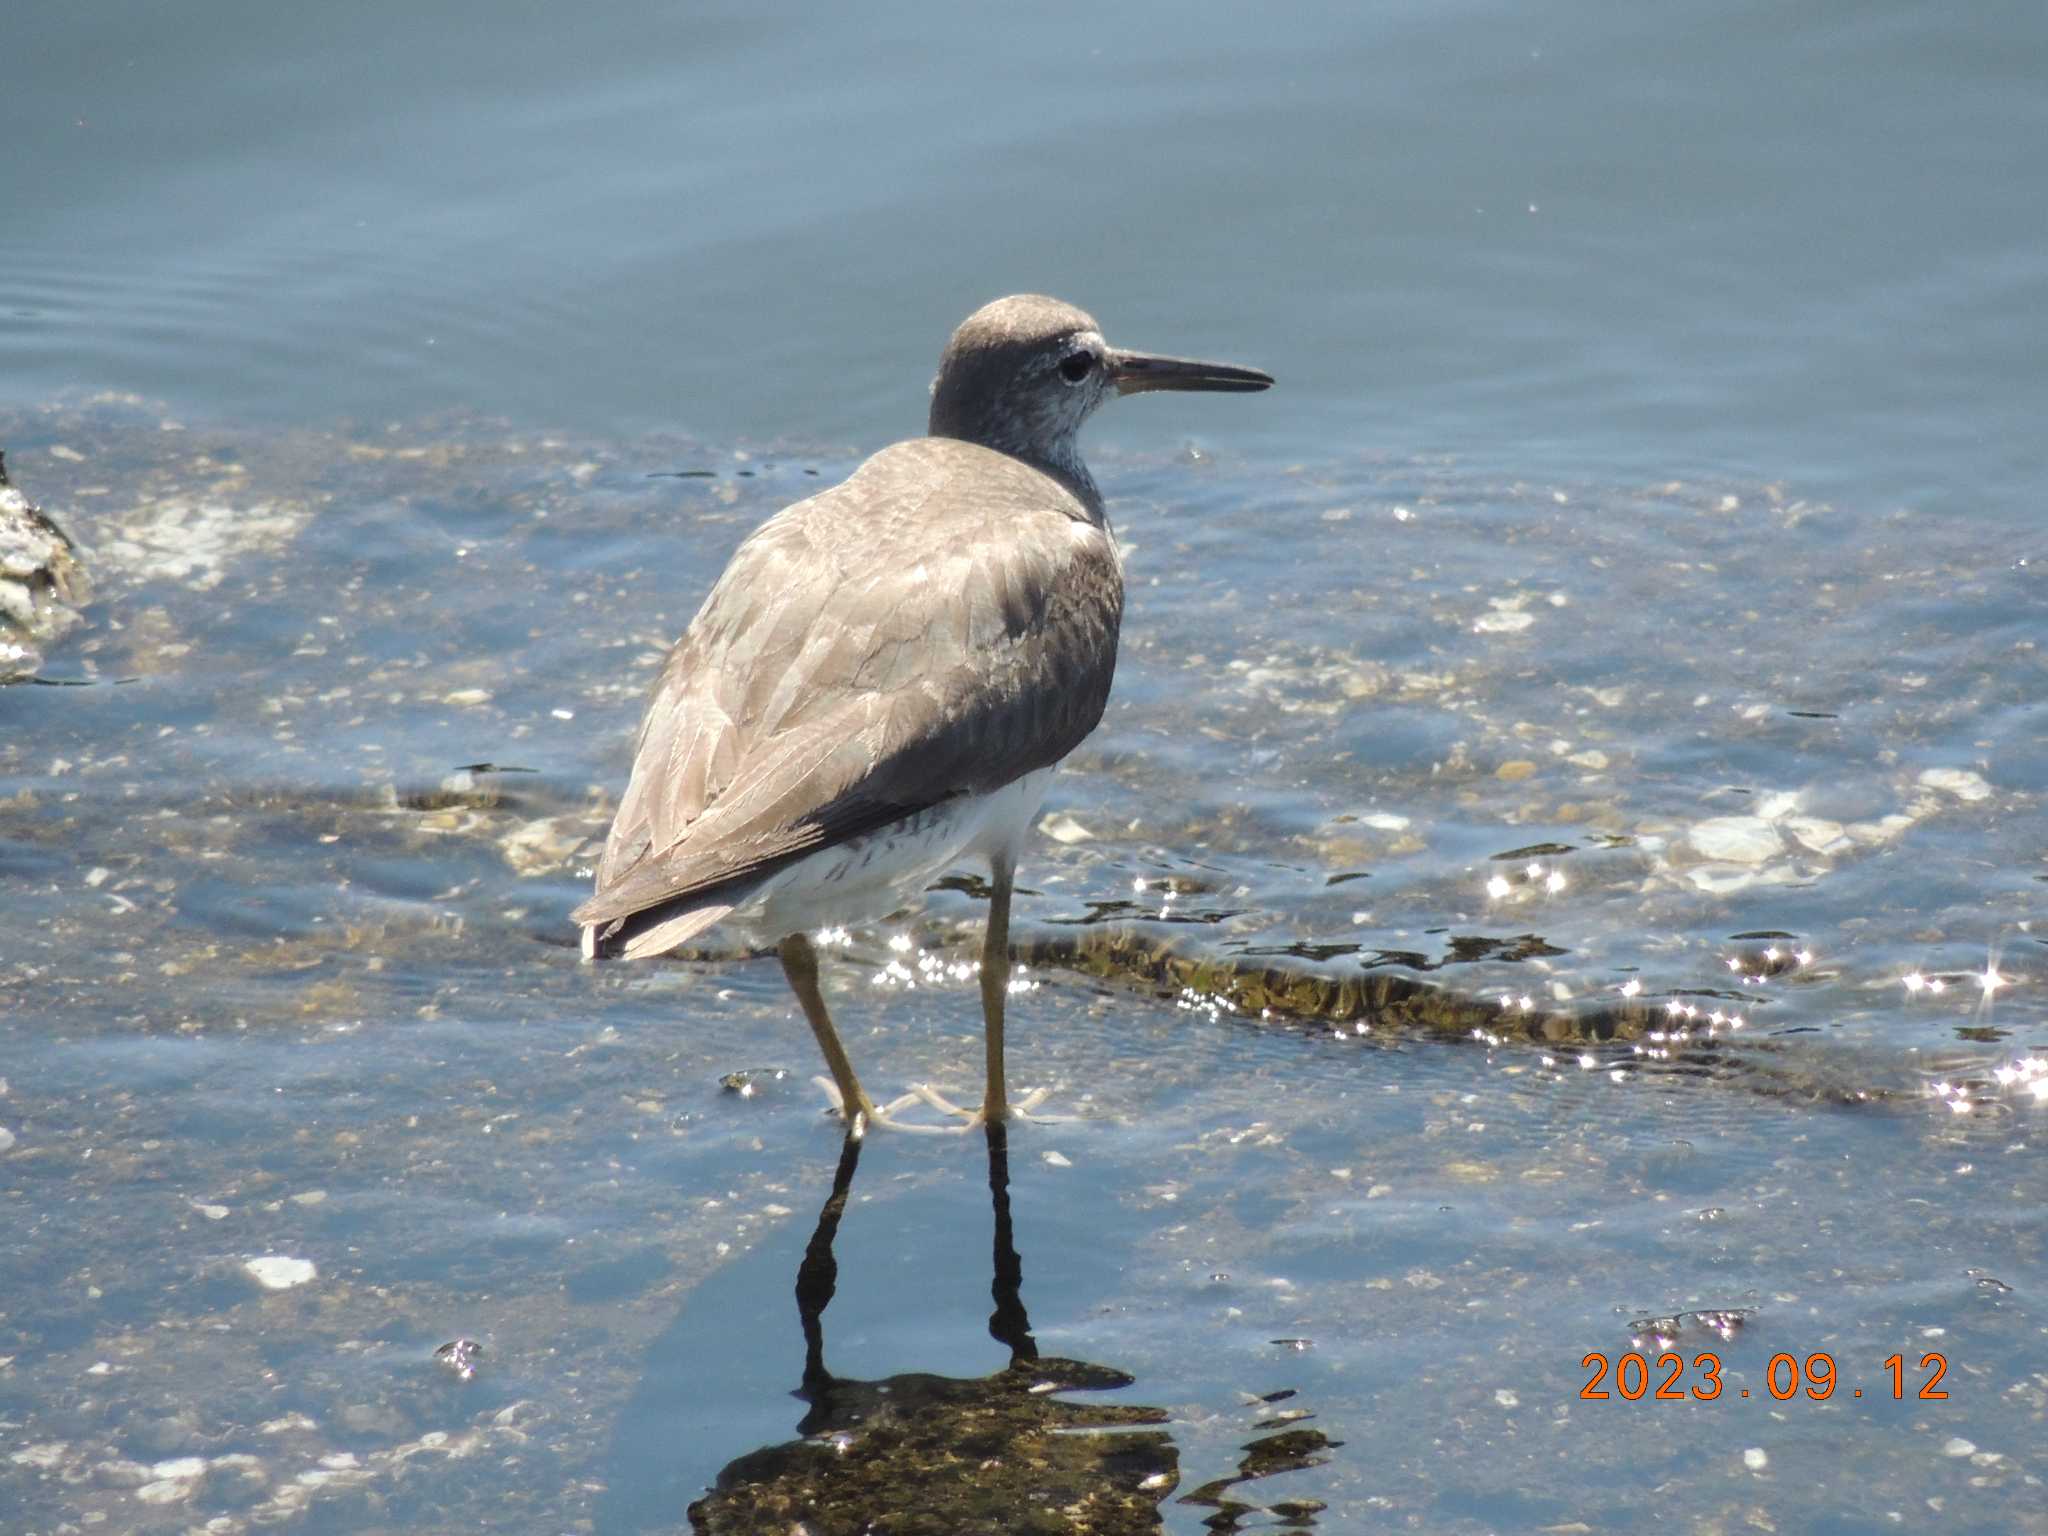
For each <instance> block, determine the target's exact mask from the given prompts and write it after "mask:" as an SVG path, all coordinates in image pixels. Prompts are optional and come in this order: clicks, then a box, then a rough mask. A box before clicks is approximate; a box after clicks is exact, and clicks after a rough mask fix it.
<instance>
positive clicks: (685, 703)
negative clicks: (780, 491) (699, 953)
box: [574, 438, 1123, 925]
mask: <svg viewBox="0 0 2048 1536" xmlns="http://www.w3.org/2000/svg"><path fill="white" fill-rule="evenodd" d="M1122 608H1123V580H1122V573H1121V571H1120V569H1119V565H1118V560H1117V556H1116V552H1115V545H1114V541H1113V540H1112V539H1111V538H1110V536H1109V533H1108V531H1107V529H1106V528H1104V527H1103V526H1101V525H1100V524H1099V523H1097V522H1095V521H1093V520H1091V518H1090V516H1089V513H1088V509H1087V508H1086V507H1084V506H1083V505H1082V503H1081V502H1080V501H1079V500H1078V499H1077V498H1076V497H1075V496H1074V495H1073V494H1072V493H1071V492H1070V491H1069V490H1067V489H1066V487H1064V486H1063V485H1061V484H1060V483H1059V482H1058V481H1056V480H1054V479H1052V478H1051V477H1050V476H1047V475H1045V474H1042V473H1041V472H1039V471H1038V470H1035V469H1032V468H1030V467H1029V466H1027V465H1025V464H1022V463H1020V462H1018V461H1017V460H1015V459H1011V458H1008V457H1006V456H1004V455H1002V454H998V453H995V452H992V451H991V450H988V449H985V448H980V447H976V446H974V445H972V444H968V443H962V442H955V441H951V440H947V439H936V438H926V439H920V440H918V441H916V442H910V443H899V444H898V445H896V446H895V447H894V448H890V449H887V450H885V451H884V452H882V453H879V454H877V455H875V457H874V458H872V459H870V460H869V461H868V462H867V463H866V464H864V465H863V466H862V467H861V469H860V470H859V471H858V472H857V473H856V474H855V475H854V476H853V477H852V478H851V479H850V480H848V481H847V482H846V483H844V484H843V485H840V486H836V487H834V488H833V489H832V490H829V491H826V492H824V493H822V494H821V495H818V496H814V497H812V498H811V499H810V500H808V501H803V502H799V503H797V504H796V505H795V506H793V507H789V508H787V509H785V510H784V511H783V512H781V513H779V514H777V515H776V516H775V517H774V518H772V519H770V520H769V521H768V522H767V523H765V524H763V525H762V527H761V528H760V529H758V530H757V531H756V532H755V533H754V534H753V535H752V536H751V537H749V538H748V539H747V540H746V541H745V542H744V543H743V544H741V546H740V548H739V549H738V550H737V551H736V552H735V554H734V555H733V559H732V562H731V564H730V565H728V566H727V568H726V570H725V573H724V575H722V576H721V577H720V578H719V581H718V584H717V585H716V586H715V587H714V588H713V589H712V592H711V595H710V596H709V597H708V598H707V599H706V600H705V603H704V606H703V608H702V609H701V610H699V612H698V614H697V617H696V618H695V619H694V620H693V621H692V622H691V625H690V628H689V631H688V632H687V633H686V634H685V635H684V636H683V638H682V640H681V641H679V642H678V643H677V645H676V648H675V650H674V652H673V653H671V655H670V657H669V660H668V663H667V665H666V666H665V667H664V669H663V672H662V676H661V679H660V681H659V683H658V684H657V685H656V688H655V692H654V697H653V699H652V701H651V702H650V704H649V706H648V711H647V717H646V719H645V721H644V722H643V724H642V726H641V731H640V741H639V746H638V748H637V750H636V752H635V758H634V764H633V774H632V779H631V781H630V783H629V784H628V785H627V789H626V795H625V798H624V799H623V801H622V802H621V804H620V807H619V814H618V817H617V819H616V820H615V821H614V823H613V826H612V831H611V837H610V839H609V841H608V842H607V844H606V846H605V852H604V858H603V860H602V861H601V863H600V864H599V867H598V879H597V891H596V894H595V895H594V896H593V897H592V898H591V900H589V901H587V902H585V903H584V904H583V905H582V906H581V907H579V908H578V909H577V910H576V912H575V914H574V915H575V920H576V921H577V922H579V923H584V924H605V925H613V924H616V923H618V922H619V921H620V920H622V919H625V918H628V917H632V916H634V915H635V914H643V913H644V914H649V915H650V917H657V918H658V919H659V921H660V922H662V923H664V924H667V923H670V922H672V921H674V919H675V918H676V916H677V915H678V914H679V913H682V912H684V911H686V910H687V909H689V908H691V907H696V906H702V907H711V906H714V905H725V906H730V905H732V904H733V903H734V901H735V900H737V899H744V897H743V892H742V889H741V888H742V887H745V886H749V885H752V884H756V883H758V882H759V881H760V880H761V879H764V878H765V877H766V876H767V875H769V874H772V873H773V872H774V871H775V870H776V869H779V868H781V867H782V866H783V865H785V864H787V863H789V862H791V861H793V860H794V859H798V858H801V857H803V856H804V855H805V854H808V853H810V852H813V851H815V850H817V849H819V848H824V847H829V846H831V845H832V844H834V843H839V842H843V841H846V840H847V839H849V838H853V837H858V836H861V835H862V834H864V833H867V832H872V831H875V830H878V829H879V828H881V827H883V826H886V825H888V824H889V823H891V822H893V821H896V820H898V819H900V818H902V817H904V816H907V815H910V814H912V813H913V812H916V811H918V810H922V809H924V808H926V807H929V806H932V805H935V804H937V803H939V802H940V801H943V800H946V799H949V798H951V797H953V796H955V795H960V794H967V793H973V792H978V791H982V790H988V789H993V788H996V787H998V786H1000V785H1002V784H1005V783H1008V782H1009V781H1010V780H1012V779H1015V778H1017V777H1019V776H1021V775H1022V774H1025V773H1028V772H1031V771H1032V770H1034V769H1037V768H1043V767H1047V766H1050V765H1051V764H1053V763H1055V762H1057V761H1059V759H1060V758H1062V757H1064V756H1066V754H1067V753H1068V752H1070V751H1072V750H1073V748H1074V747H1075V746H1076V745H1078V744H1079V742H1080V741H1081V740H1082V738H1083V737H1085V736H1086V735H1087V734H1088V733H1089V732H1090V731H1091V730H1093V729H1094V728H1095V725H1096V723H1097V721H1098V720H1100V719H1101V716H1102V710H1103V706H1104V703H1105V702H1106V700H1107V698H1108V695H1109V683H1110V676H1111V673H1112V671H1113V670H1114V667H1115V658H1116V637H1117V626H1118V623H1119V621H1120V619H1121V616H1122ZM657 909H659V910H658V911H657Z"/></svg>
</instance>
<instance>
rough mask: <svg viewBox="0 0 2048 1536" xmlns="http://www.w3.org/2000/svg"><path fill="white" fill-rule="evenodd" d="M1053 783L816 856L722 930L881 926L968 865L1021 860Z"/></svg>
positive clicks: (770, 936)
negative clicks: (1022, 849)
mask: <svg viewBox="0 0 2048 1536" xmlns="http://www.w3.org/2000/svg"><path fill="white" fill-rule="evenodd" d="M1052 775H1053V770H1052V769H1050V768H1040V769H1038V770H1037V771H1036V772H1034V773H1027V774H1025V775H1024V777H1023V778H1021V779H1018V780H1016V781H1015V782H1013V783H1010V784H1006V785H1004V786H1003V787H1002V788H1001V789H999V790H997V791H995V792H994V793H993V794H988V795H978V796H974V797H972V798H963V799H959V800H949V801H947V802H946V803H945V804H944V805H940V806H936V807H934V808H933V809H931V810H929V811H923V812H920V813H919V814H918V815H916V816H912V817H909V818H907V819H906V820H903V821H899V822H897V823H895V824H894V825H892V826H889V827H885V828H883V829H882V830H881V831H879V832H875V833H872V834H870V835H869V836H867V837H861V838H855V839H854V840H853V841H851V842H847V843H842V844H840V845H839V846H838V847H836V848H826V849H823V850H821V851H820V852H817V853H814V854H811V855H810V856H809V857H807V858H804V859H801V860H799V861H798V862H797V863H795V864H792V865H790V866H789V868H787V869H785V870H782V871H780V872H779V873H777V874H775V875H773V876H771V877H770V878H769V880H768V882H767V883H766V884H765V885H763V886H762V887H761V889H760V890H759V891H758V892H757V893H756V894H755V895H754V896H753V897H752V898H751V899H750V900H749V901H747V902H746V904H745V905H743V906H741V907H739V908H738V909H737V910H735V911H734V912H733V914H732V916H731V917H729V918H727V919H726V920H725V923H724V924H722V925H721V926H730V927H735V928H739V929H742V930H745V931H747V932H748V933H749V934H750V936H751V937H752V938H754V939H755V940H756V941H759V942H764V943H773V942H774V941H776V940H778V939H781V938H782V937H783V936H784V935H786V934H792V933H811V932H815V931H816V930H817V929H820V928H831V927H837V926H840V925H842V924H854V923H868V922H873V921H874V920H875V919H876V918H879V917H886V916H887V915H888V914H889V913H891V912H893V911H894V910H895V909H896V908H898V907H900V906H902V905H903V904H904V902H905V901H906V900H909V899H912V898H914V897H915V896H916V895H917V894H918V893H919V892H920V891H922V890H923V889H924V888H925V887H926V886H928V885H930V884H931V883H932V882H933V881H934V880H936V879H938V877H939V876H941V875H943V874H945V873H946V871H948V870H949V869H953V868H956V867H957V866H959V865H960V864H963V863H967V862H970V861H976V860H980V861H988V862H993V861H994V860H996V859H997V858H1000V857H1008V858H1011V859H1015V857H1016V855H1017V850H1018V848H1019V847H1020V846H1021V845H1022V843H1023V841H1024V834H1025V833H1026V832H1027V831H1029V830H1030V828H1031V824H1032V822H1033V821H1034V820H1035V819H1036V817H1037V815H1038V806H1039V802H1040V801H1042V800H1043V799H1044V798H1045V787H1046V784H1047V783H1048V782H1049V781H1050V780H1051V778H1052Z"/></svg>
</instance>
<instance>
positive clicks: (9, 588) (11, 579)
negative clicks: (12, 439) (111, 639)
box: [0, 454, 90, 683]
mask: <svg viewBox="0 0 2048 1536" xmlns="http://www.w3.org/2000/svg"><path fill="white" fill-rule="evenodd" d="M89 595H90V591H89V588H88V585H87V582H86V578H85V567H84V565H83V564H82V563H81V562H80V560H79V558H78V551H77V549H76V548H74V547H73V545H72V543H71V540H70V538H69V537H68V536H67V535H66V534H65V532H64V530H63V529H62V528H59V527H58V526H57V525H56V523H54V522H52V521H51V520H50V519H49V518H48V517H46V516H45V515H44V514H43V513H42V511H41V510H40V509H39V508H37V507H35V506H33V505H31V504H30V502H29V500H28V498H27V497H26V496H24V495H22V494H21V492H19V491H17V490H16V489H15V488H14V487H13V486H12V485H10V484H9V483H8V480H7V461H6V456H5V455H4V454H0V683H11V682H18V681H20V680H21V679H23V678H27V677H33V676H34V675H35V674H36V672H37V670H38V669H39V668H40V667H41V666H42V664H43V653H44V652H45V651H46V650H47V649H48V648H49V647H50V646H51V645H53V644H55V643H56V642H57V641H58V640H59V639H61V638H62V637H63V636H64V634H65V633H66V632H67V631H69V630H70V629H71V628H72V626H74V625H75V624H77V623H78V620H79V612H78V610H79V609H80V608H82V607H83V606H84V605H85V602H86V599H87V598H88V596H89Z"/></svg>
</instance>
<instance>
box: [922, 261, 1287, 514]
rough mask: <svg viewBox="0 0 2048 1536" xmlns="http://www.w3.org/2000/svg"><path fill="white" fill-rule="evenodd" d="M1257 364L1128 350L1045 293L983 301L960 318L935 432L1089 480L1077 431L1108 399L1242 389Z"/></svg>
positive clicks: (1258, 381) (935, 399)
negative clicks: (1157, 392) (1243, 365)
mask: <svg viewBox="0 0 2048 1536" xmlns="http://www.w3.org/2000/svg"><path fill="white" fill-rule="evenodd" d="M1272 382H1273V380H1272V377H1271V376H1270V375H1268V374H1264V373H1261V372H1259V371H1258V370H1257V369H1256V368H1238V367H1234V366H1232V365H1231V364H1229V363H1199V362H1193V361H1190V360H1188V359H1186V358H1179V357H1159V356H1155V355H1153V354H1151V353H1146V352H1126V351H1124V350H1122V349H1121V348H1118V347H1112V346H1111V345H1110V344H1109V343H1108V342H1107V341H1105V340H1103V337H1102V330H1101V327H1099V326H1098V325H1096V323H1095V318H1094V316H1092V315H1090V314H1089V313H1088V312H1087V311H1086V310H1081V309H1076V308H1075V307H1074V306H1073V305H1071V304H1062V303H1061V302H1060V301H1059V300H1058V299H1048V298H1045V297H1043V296H1042V295H1040V294H1035V293H1020V294H1013V295H1012V296H1011V297H1009V298H1007V299H997V300H996V301H995V302H994V303H993V304H984V305H983V306H982V307H981V308H980V309H977V310H976V311H975V312H974V313H973V314H971V315H969V316H968V317H967V318H966V319H965V320H963V321H962V322H961V323H960V328H959V329H958V330H956V331H955V332H953V337H952V340H950V341H948V342H947V343H946V350H945V351H944V353H942V354H941V355H940V357H939V375H938V377H937V378H936V379H934V380H933V381H932V411H931V427H930V431H931V435H932V436H933V437H957V438H961V439H963V440H965V441H967V442H970V443H980V444H981V445H982V446H984V447H987V448H994V449H996V450H998V451H999V452H1002V453H1007V454H1010V455H1012V456H1013V457H1016V458H1020V459H1024V460H1026V461H1027V462H1030V463H1033V464H1037V465H1040V466H1043V467H1045V468H1048V469H1054V470H1057V471H1060V472H1061V473H1063V474H1066V475H1068V476H1070V477H1072V478H1075V479H1078V480H1079V481H1080V482H1081V483H1083V484H1084V485H1085V484H1089V483H1090V482H1089V481H1088V471H1087V469H1086V467H1085V466H1083V464H1082V462H1081V454H1080V449H1079V447H1078V445H1077V443H1076V437H1077V435H1078V434H1079V432H1080V430H1081V424H1082V423H1083V422H1085V421H1086V420H1087V419H1088V418H1089V416H1090V415H1091V414H1093V412H1094V410H1095V408H1096V407H1097V406H1098V405H1100V404H1102V402H1103V401H1105V400H1107V399H1108V398H1109V397H1110V396H1111V395H1134V394H1137V393H1139V392H1141V391H1143V390H1150V389H1200V390H1228V391H1236V392H1240V393H1242V392H1245V391H1250V390H1259V389H1265V388H1266V387H1268V386H1269V385H1270V384H1272Z"/></svg>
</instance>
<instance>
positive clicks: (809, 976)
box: [780, 933, 876, 1135]
mask: <svg viewBox="0 0 2048 1536" xmlns="http://www.w3.org/2000/svg"><path fill="white" fill-rule="evenodd" d="M780 953H781V955H782V974H783V975H784V976H786V977H788V978H789V989H790V991H792V992H794V993H795V994H796V1000H797V1002H798V1003H799V1004H800V1005H801V1006H802V1008H803V1010H804V1018H805V1019H806V1020H807V1021H809V1023H810V1026H811V1033H812V1034H813V1035H815V1036H817V1038H818V1050H819V1051H820V1053H822V1054H823V1056H824V1058H825V1066H826V1069H827V1070H828V1071H830V1072H831V1074H832V1081H833V1082H834V1083H835V1084H836V1085H837V1086H838V1089H839V1111H840V1113H841V1114H843V1115H844V1116H845V1117H846V1128H847V1133H848V1134H849V1135H858V1134H859V1133H860V1128H861V1127H860V1122H861V1119H862V1118H865V1119H867V1120H870V1121H872V1120H874V1119H875V1118H876V1116H875V1106H874V1103H873V1101H872V1100H870V1099H869V1098H868V1096H867V1092H866V1090H865V1089H863V1088H862V1087H861V1085H860V1079H859V1078H858V1077H856V1076H854V1072H853V1063H852V1062H851V1061H850V1060H848V1059H847V1055H846V1047H845V1046H843V1045H841V1044H840V1043H839V1031H838V1030H836V1029H834V1028H833V1027H832V1015H831V1014H829V1013H827V1012H826V1011H825V994H824V993H822V992H820V991H819V990H818V952H817V951H816V950H815V949H813V948H811V941H810V940H809V939H808V938H806V937H805V936H804V935H803V934H800V933H792V934H791V935H790V936H789V937H788V938H786V939H784V940H783V941H782V944H781V948H780Z"/></svg>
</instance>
